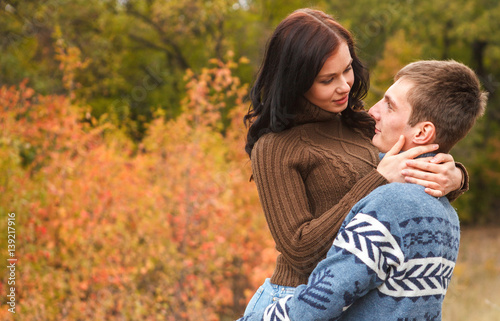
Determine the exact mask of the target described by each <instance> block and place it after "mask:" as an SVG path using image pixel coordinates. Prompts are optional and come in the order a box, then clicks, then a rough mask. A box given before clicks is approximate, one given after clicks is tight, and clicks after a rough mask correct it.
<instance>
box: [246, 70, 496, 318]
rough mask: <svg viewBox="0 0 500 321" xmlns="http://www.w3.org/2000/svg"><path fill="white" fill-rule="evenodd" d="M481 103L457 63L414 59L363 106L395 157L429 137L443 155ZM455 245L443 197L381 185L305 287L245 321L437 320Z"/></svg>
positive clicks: (452, 215)
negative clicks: (375, 99)
mask: <svg viewBox="0 0 500 321" xmlns="http://www.w3.org/2000/svg"><path fill="white" fill-rule="evenodd" d="M486 100H487V99H486V94H485V93H483V92H482V91H481V89H480V83H479V80H478V78H477V76H476V75H475V74H474V72H473V71H472V70H470V69H469V68H468V67H466V66H464V65H463V64H460V63H457V62H455V61H419V62H415V63H412V64H410V65H408V66H406V67H405V68H403V69H402V70H400V71H399V73H398V74H397V75H396V77H395V83H394V84H393V85H392V86H391V87H390V88H389V89H388V90H387V92H386V94H385V96H384V98H383V99H382V100H381V101H379V102H378V103H377V104H376V105H375V106H373V107H372V108H371V109H370V111H369V113H370V115H371V116H372V117H373V118H374V119H375V122H376V125H375V136H374V137H373V144H374V145H375V146H376V147H377V148H379V150H380V151H381V152H382V153H384V152H389V153H388V154H392V153H394V150H395V149H393V150H391V147H392V146H393V145H395V144H396V143H397V142H399V147H401V145H402V144H403V140H402V137H401V136H403V137H404V145H403V150H407V149H409V148H412V147H415V146H420V145H426V144H430V143H436V144H439V151H441V152H449V150H450V149H451V148H452V147H453V145H455V144H456V143H457V142H458V141H459V140H460V139H462V138H463V137H465V135H466V134H467V132H468V131H469V130H470V129H471V127H472V125H473V124H474V122H475V121H476V119H477V118H478V117H479V116H480V115H482V114H483V112H484V108H485V105H486ZM395 148H396V147H395ZM381 155H382V157H383V154H381ZM459 242H460V226H459V221H458V216H457V213H456V212H455V210H454V209H453V207H452V206H451V205H450V204H449V202H448V200H447V198H446V197H442V198H434V197H432V196H430V195H428V194H426V193H425V192H424V187H422V186H419V185H416V184H401V183H392V184H388V185H385V186H381V187H379V188H377V189H376V190H374V191H373V192H372V193H370V195H368V196H367V197H365V198H364V199H362V200H361V201H360V202H358V203H357V204H356V205H355V206H354V207H353V208H352V210H351V211H350V213H349V215H348V216H347V217H346V219H345V221H344V223H343V226H342V228H341V229H340V231H339V234H338V235H337V238H336V239H335V241H334V243H333V246H332V247H331V249H330V251H329V252H328V255H327V257H326V259H325V260H323V261H321V262H320V263H319V264H318V266H317V267H316V268H315V269H314V271H313V273H312V274H311V276H310V277H309V281H308V284H307V285H301V286H299V287H298V288H297V290H296V292H295V294H294V296H289V297H286V298H284V299H281V300H279V301H278V302H276V303H275V304H273V305H270V306H268V307H267V308H266V310H265V311H262V312H259V313H255V314H250V315H248V316H247V317H245V318H244V319H243V320H245V321H246V320H262V319H263V320H294V321H302V320H305V321H309V320H441V309H442V303H443V299H444V296H445V294H446V290H447V288H448V284H449V282H450V279H451V275H452V273H453V268H454V266H455V262H456V259H457V255H458V248H459Z"/></svg>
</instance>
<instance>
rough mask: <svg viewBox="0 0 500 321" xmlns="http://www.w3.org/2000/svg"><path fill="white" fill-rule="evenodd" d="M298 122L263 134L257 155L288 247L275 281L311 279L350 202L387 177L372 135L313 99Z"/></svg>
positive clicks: (264, 200) (269, 207)
mask: <svg viewBox="0 0 500 321" xmlns="http://www.w3.org/2000/svg"><path fill="white" fill-rule="evenodd" d="M296 122H297V123H298V125H297V126H295V127H293V128H291V129H289V130H285V131H282V132H280V133H269V134H266V135H264V136H262V137H260V138H259V140H258V141H257V143H256V144H255V145H254V148H253V150H252V155H251V160H252V171H253V177H254V179H255V182H256V184H257V189H258V192H259V198H260V201H261V204H262V207H263V210H264V213H265V215H266V219H267V222H268V226H269V228H270V231H271V234H272V236H273V238H274V240H275V242H276V248H277V250H278V251H279V252H280V253H281V254H280V255H279V256H278V259H277V263H276V268H275V271H274V273H273V276H272V277H271V282H272V283H274V284H279V285H285V286H294V287H295V286H298V285H300V284H304V283H307V278H308V277H309V274H310V273H311V272H312V270H313V269H314V267H315V266H316V265H317V264H318V262H319V261H320V260H322V259H323V258H324V257H326V253H327V252H328V250H329V249H330V247H331V245H332V243H333V240H334V239H335V236H336V235H337V232H338V230H339V228H340V226H341V224H342V222H343V220H344V218H345V216H346V215H347V214H348V213H349V211H350V209H351V208H352V207H353V206H354V205H355V204H356V203H357V202H358V201H359V200H361V199H362V198H363V197H365V196H366V195H368V194H369V193H370V192H371V191H373V190H374V189H375V188H377V187H378V186H380V185H383V184H386V183H387V181H386V179H385V178H384V177H383V176H382V175H380V173H379V172H377V170H376V167H377V165H378V163H379V156H378V150H377V148H376V147H374V146H373V145H372V143H371V137H366V136H364V135H363V134H361V132H359V131H357V130H353V129H351V128H349V127H347V126H346V125H344V124H343V123H342V122H341V120H340V117H339V116H338V115H336V114H332V113H329V112H327V111H324V110H322V109H320V108H318V107H316V106H312V105H310V106H308V107H307V108H306V112H305V113H304V114H303V115H301V116H300V118H298V119H297V121H296ZM466 180H467V181H468V177H467V179H466ZM462 192H463V191H462ZM456 196H457V197H458V195H456Z"/></svg>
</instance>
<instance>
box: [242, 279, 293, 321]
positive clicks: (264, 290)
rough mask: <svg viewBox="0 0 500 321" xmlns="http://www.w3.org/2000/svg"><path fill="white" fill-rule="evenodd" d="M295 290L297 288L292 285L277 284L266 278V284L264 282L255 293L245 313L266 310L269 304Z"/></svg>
mask: <svg viewBox="0 0 500 321" xmlns="http://www.w3.org/2000/svg"><path fill="white" fill-rule="evenodd" d="M294 292H295V288H294V287H292V286H283V285H277V284H273V283H271V282H270V279H266V281H265V282H264V284H262V285H261V286H260V287H259V289H258V290H257V292H255V294H254V295H253V297H252V299H250V302H248V305H247V308H246V309H245V314H244V315H247V314H249V313H251V312H254V311H261V310H264V309H265V308H266V307H267V306H268V305H270V304H273V303H274V302H276V301H278V300H279V299H282V298H284V297H286V296H287V295H291V294H293V293H294Z"/></svg>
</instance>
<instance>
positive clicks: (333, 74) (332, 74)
mask: <svg viewBox="0 0 500 321" xmlns="http://www.w3.org/2000/svg"><path fill="white" fill-rule="evenodd" d="M353 61H354V59H353V58H351V61H349V63H348V64H347V66H346V67H345V68H344V70H346V69H347V68H348V67H349V66H350V65H351V64H352V62H353ZM336 75H337V73H336V72H334V73H331V74H324V75H318V78H319V77H332V76H336Z"/></svg>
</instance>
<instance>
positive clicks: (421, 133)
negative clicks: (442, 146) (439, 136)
mask: <svg viewBox="0 0 500 321" xmlns="http://www.w3.org/2000/svg"><path fill="white" fill-rule="evenodd" d="M415 127H416V128H417V131H416V133H415V135H414V136H413V139H412V142H413V143H414V144H416V145H426V144H432V143H433V142H434V141H435V140H436V127H435V126H434V124H433V123H431V122H430V121H424V122H421V123H418V124H417V125H416V126H415Z"/></svg>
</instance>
